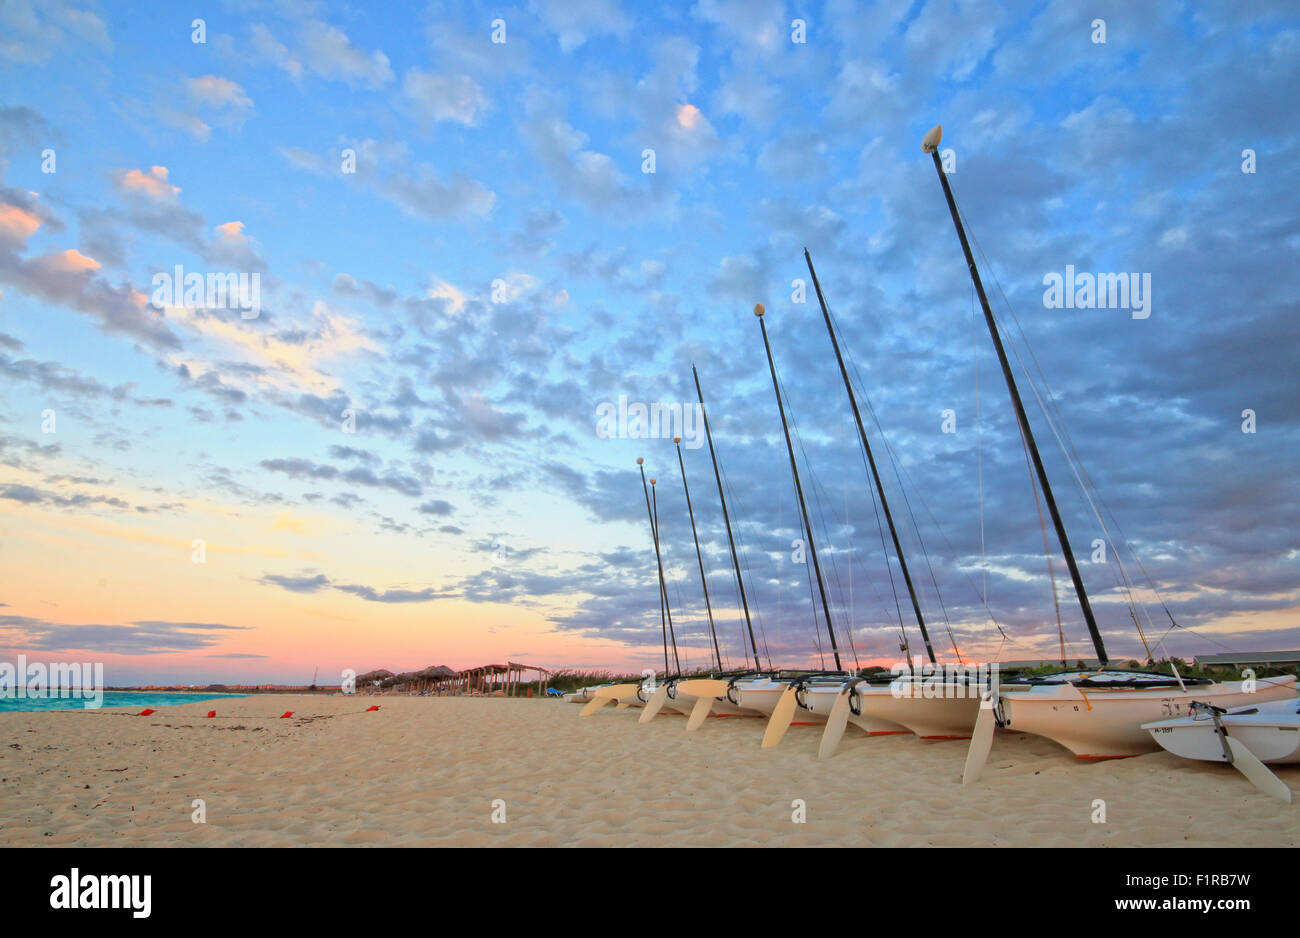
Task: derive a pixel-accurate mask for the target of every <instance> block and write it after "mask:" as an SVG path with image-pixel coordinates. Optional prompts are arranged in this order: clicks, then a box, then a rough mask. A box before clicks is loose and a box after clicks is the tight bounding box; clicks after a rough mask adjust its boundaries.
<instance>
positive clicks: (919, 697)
mask: <svg viewBox="0 0 1300 938" xmlns="http://www.w3.org/2000/svg"><path fill="white" fill-rule="evenodd" d="M926 690H929V692H930V693H932V694H933V696H926ZM858 691H859V692H860V693H861V700H862V702H861V704H860V705H859V709H861V711H862V715H863V716H864V717H867V718H869V719H872V720H880V721H883V722H886V723H892V724H895V725H897V726H901V727H903V728H905V729H907V730H910V731H911V732H913V733H915V734H916V735H917V736H919V737H921V738H922V739H969V738H970V735H971V733H972V732H973V731H974V729H975V719H976V717H978V716H979V709H980V695H979V690H978V688H974V687H970V686H968V685H966V684H952V683H944V682H941V683H937V684H932V685H930V686H929V687H928V688H926V689H923V688H920V687H915V686H909V685H907V684H903V683H900V682H897V681H896V682H894V683H893V684H891V685H890V686H889V687H879V686H872V687H859V688H858Z"/></svg>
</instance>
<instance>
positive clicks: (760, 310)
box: [754, 303, 767, 316]
mask: <svg viewBox="0 0 1300 938" xmlns="http://www.w3.org/2000/svg"><path fill="white" fill-rule="evenodd" d="M765 312H767V310H766V309H765V308H764V307H763V304H762V303H755V304H754V315H755V316H762V315H763V314H764V313H765Z"/></svg>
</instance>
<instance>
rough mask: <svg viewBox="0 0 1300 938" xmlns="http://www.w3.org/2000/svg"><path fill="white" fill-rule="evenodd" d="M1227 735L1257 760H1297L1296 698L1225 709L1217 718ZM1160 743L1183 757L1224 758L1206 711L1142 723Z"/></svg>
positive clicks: (1299, 705) (1299, 716) (1299, 718)
mask: <svg viewBox="0 0 1300 938" xmlns="http://www.w3.org/2000/svg"><path fill="white" fill-rule="evenodd" d="M1219 719H1220V721H1221V722H1222V723H1223V728H1224V729H1225V730H1226V731H1227V733H1228V735H1229V736H1231V737H1232V738H1233V739H1235V740H1237V742H1239V743H1241V744H1242V745H1244V746H1245V747H1246V748H1247V749H1249V750H1250V751H1251V752H1252V753H1254V755H1255V758H1257V759H1259V761H1260V762H1274V763H1297V762H1300V701H1296V700H1276V701H1272V702H1270V703H1259V704H1252V705H1250V706H1247V707H1237V708H1234V709H1231V710H1229V711H1228V712H1227V713H1225V714H1223V715H1222V716H1221V717H1220V718H1219ZM1142 728H1143V729H1144V730H1146V731H1147V732H1148V733H1150V734H1151V738H1152V739H1154V740H1155V741H1156V742H1157V743H1159V744H1160V746H1161V747H1163V748H1164V749H1167V750H1168V751H1169V752H1172V753H1173V754H1174V755H1176V756H1182V757H1183V758H1184V759H1199V760H1201V761H1202V762H1227V761H1228V760H1227V759H1226V758H1225V757H1224V755H1223V743H1222V741H1221V740H1220V738H1219V734H1218V732H1217V731H1216V730H1215V727H1214V720H1212V719H1211V718H1210V717H1209V716H1208V715H1206V714H1197V715H1196V716H1194V717H1181V718H1179V719H1175V720H1160V721H1158V722H1155V723H1145V724H1143V726H1142Z"/></svg>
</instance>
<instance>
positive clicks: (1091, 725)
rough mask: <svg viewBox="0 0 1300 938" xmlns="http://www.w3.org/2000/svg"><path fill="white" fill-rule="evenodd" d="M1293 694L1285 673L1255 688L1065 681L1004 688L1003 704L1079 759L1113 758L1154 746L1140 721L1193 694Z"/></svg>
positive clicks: (1013, 717)
mask: <svg viewBox="0 0 1300 938" xmlns="http://www.w3.org/2000/svg"><path fill="white" fill-rule="evenodd" d="M1294 696H1295V678H1294V677H1291V676H1289V675H1288V676H1286V677H1285V678H1270V679H1269V680H1268V681H1257V682H1255V690H1254V691H1253V692H1248V691H1246V690H1245V689H1244V682H1242V681H1224V682H1221V683H1216V684H1210V685H1197V686H1193V687H1192V688H1190V689H1189V690H1186V691H1184V690H1182V689H1181V688H1173V689H1171V688H1161V689H1157V690H1132V689H1122V690H1107V689H1104V688H1088V689H1081V688H1078V687H1076V686H1074V685H1073V684H1070V683H1064V684H1052V685H1043V686H1038V687H1034V688H1033V689H1031V690H1028V691H1004V692H1003V694H1002V707H1003V715H1004V717H1005V718H1006V721H1007V726H1008V727H1009V728H1010V729H1012V730H1015V731H1017V732H1022V733H1033V734H1035V735H1037V736H1046V737H1047V738H1048V739H1051V740H1053V741H1055V742H1058V743H1060V744H1061V745H1062V746H1064V747H1065V748H1066V749H1069V750H1070V751H1071V752H1073V753H1074V754H1075V755H1076V756H1078V757H1079V758H1081V759H1117V758H1124V757H1126V756H1137V755H1141V754H1142V753H1144V752H1151V751H1152V750H1154V749H1156V748H1158V746H1157V743H1156V741H1155V740H1154V739H1152V736H1151V733H1149V732H1148V731H1147V730H1145V729H1143V728H1142V725H1143V724H1144V723H1152V722H1157V721H1162V720H1169V719H1174V718H1178V717H1182V716H1185V715H1186V714H1187V712H1188V711H1187V705H1188V704H1189V703H1191V702H1192V701H1194V700H1195V701H1199V702H1202V703H1210V704H1213V705H1214V706H1216V707H1221V708H1224V709H1232V708H1234V707H1246V706H1252V705H1256V704H1261V703H1268V702H1270V701H1275V700H1284V699H1286V698H1289V697H1294Z"/></svg>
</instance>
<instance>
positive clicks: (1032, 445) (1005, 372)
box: [921, 125, 1110, 667]
mask: <svg viewBox="0 0 1300 938" xmlns="http://www.w3.org/2000/svg"><path fill="white" fill-rule="evenodd" d="M942 137H943V128H942V127H939V126H937V125H936V126H935V127H934V129H932V130H931V131H930V132H929V133H927V134H926V135H925V139H924V140H923V141H922V142H921V149H922V150H923V151H924V152H926V153H929V154H930V156H931V157H932V158H933V159H934V171H935V172H936V173H938V174H939V182H940V183H941V184H942V185H943V194H944V198H946V199H947V200H948V212H949V213H950V214H951V215H952V223H953V225H955V226H956V228H957V238H958V239H959V240H960V241H961V250H962V253H963V254H965V255H966V266H967V267H968V268H969V269H970V278H971V282H972V283H974V284H975V292H976V293H977V294H978V295H979V299H980V306H981V307H982V308H983V310H984V321H985V322H986V323H987V324H988V327H989V335H991V336H992V337H993V347H994V348H995V349H996V350H997V353H998V361H999V362H1000V363H1001V365H1002V377H1003V378H1005V379H1006V382H1007V390H1008V391H1009V392H1010V393H1011V404H1012V406H1013V407H1015V410H1016V420H1017V421H1019V423H1020V431H1021V433H1023V434H1024V437H1025V442H1026V444H1028V448H1029V456H1030V458H1031V459H1032V460H1033V463H1034V472H1035V473H1036V474H1037V476H1038V484H1039V487H1040V488H1042V490H1043V498H1044V500H1045V501H1046V502H1047V509H1048V511H1049V512H1050V513H1051V515H1052V526H1053V527H1054V528H1056V539H1057V540H1058V541H1060V542H1061V553H1063V554H1064V555H1065V565H1066V566H1067V567H1069V568H1070V579H1071V580H1072V581H1073V583H1074V594H1075V595H1076V596H1077V597H1078V598H1079V608H1081V609H1082V610H1083V620H1084V621H1085V622H1086V623H1087V624H1088V632H1089V634H1090V635H1091V636H1092V644H1093V647H1094V648H1095V649H1096V650H1097V657H1098V659H1100V661H1101V663H1102V666H1103V667H1104V666H1105V665H1106V663H1107V662H1108V661H1109V660H1110V658H1109V657H1107V655H1106V646H1105V645H1104V644H1103V643H1102V640H1101V632H1100V631H1099V630H1098V628H1097V620H1096V619H1095V618H1093V615H1092V604H1091V603H1089V602H1088V591H1087V590H1086V589H1084V586H1083V577H1082V576H1080V575H1079V565H1078V564H1077V563H1075V561H1074V551H1072V550H1071V549H1070V539H1069V538H1068V537H1067V536H1066V533H1065V523H1064V522H1062V521H1061V512H1060V511H1059V510H1058V509H1057V507H1056V498H1055V497H1054V496H1053V495H1052V486H1051V484H1050V483H1049V482H1048V481H1047V470H1045V469H1044V468H1043V458H1042V456H1040V455H1039V454H1038V444H1037V443H1036V442H1034V431H1033V430H1032V429H1031V428H1030V426H1029V418H1028V417H1027V416H1026V415H1025V405H1024V404H1023V403H1022V402H1021V400H1020V391H1019V390H1017V389H1016V379H1015V376H1014V375H1013V374H1012V373H1011V363H1010V362H1009V361H1007V353H1006V350H1005V349H1004V348H1003V347H1002V337H1001V336H1000V335H998V327H997V323H996V322H994V321H993V311H992V310H991V309H989V300H988V297H987V296H986V295H985V294H984V284H983V283H982V282H981V281H980V272H979V268H977V267H976V266H975V256H974V255H973V254H971V250H970V242H968V241H967V240H966V229H965V228H963V227H962V224H961V214H960V213H959V212H958V211H957V201H956V199H954V198H953V195H952V187H951V186H949V185H948V175H947V174H946V173H945V172H944V171H943V163H942V162H940V160H939V140H940V139H941V138H942Z"/></svg>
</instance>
